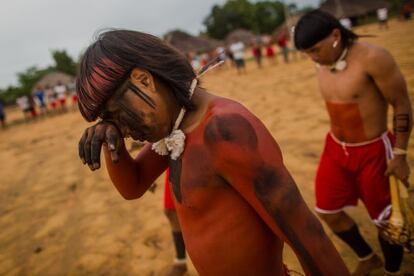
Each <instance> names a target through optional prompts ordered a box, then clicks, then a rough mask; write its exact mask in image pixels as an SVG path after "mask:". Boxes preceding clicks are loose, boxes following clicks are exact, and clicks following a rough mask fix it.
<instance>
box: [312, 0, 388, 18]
mask: <svg viewBox="0 0 414 276" xmlns="http://www.w3.org/2000/svg"><path fill="white" fill-rule="evenodd" d="M380 8H388V9H389V8H390V4H389V2H387V1H385V0H364V1H361V0H326V1H325V2H323V3H322V4H321V5H320V7H319V9H321V10H322V11H325V12H329V13H330V14H332V15H334V16H335V17H336V18H345V17H347V18H350V19H351V20H352V21H353V23H354V21H356V19H357V18H358V17H361V16H365V15H369V14H375V12H376V10H377V9H380Z"/></svg>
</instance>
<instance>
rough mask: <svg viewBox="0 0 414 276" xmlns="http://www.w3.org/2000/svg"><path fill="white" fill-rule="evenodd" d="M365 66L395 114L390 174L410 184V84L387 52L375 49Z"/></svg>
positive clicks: (372, 50) (368, 56) (371, 51)
mask: <svg viewBox="0 0 414 276" xmlns="http://www.w3.org/2000/svg"><path fill="white" fill-rule="evenodd" d="M365 65H366V66H365V67H366V68H367V72H368V74H369V76H371V77H372V79H373V80H374V81H375V84H376V85H377V87H378V89H379V90H380V91H381V93H382V94H383V95H384V97H385V99H386V100H387V102H388V103H389V104H390V105H392V107H393V111H394V114H393V115H394V116H393V128H394V135H395V137H396V142H395V146H394V149H395V151H394V152H395V157H394V160H392V161H391V162H390V163H389V165H388V170H387V173H389V174H394V175H395V176H397V177H398V178H399V179H401V180H402V181H403V182H405V183H406V184H407V183H408V182H407V180H408V177H409V174H410V170H409V166H408V162H407V155H406V153H405V154H404V151H406V150H407V147H408V140H409V138H410V134H411V129H412V109H411V103H410V98H409V96H408V92H407V85H406V82H405V80H404V77H403V75H402V74H401V71H400V69H399V68H398V66H397V64H396V63H395V61H394V59H393V57H392V56H391V54H389V53H388V52H387V51H386V50H384V49H379V48H373V49H371V50H370V53H369V54H368V55H367V56H366V60H365Z"/></svg>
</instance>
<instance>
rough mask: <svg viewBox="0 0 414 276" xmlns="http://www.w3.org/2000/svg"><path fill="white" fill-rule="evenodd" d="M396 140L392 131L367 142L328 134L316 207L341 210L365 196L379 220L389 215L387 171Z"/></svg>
mask: <svg viewBox="0 0 414 276" xmlns="http://www.w3.org/2000/svg"><path fill="white" fill-rule="evenodd" d="M393 143H394V137H393V135H392V134H391V133H385V134H383V135H382V136H381V137H380V138H378V139H375V140H373V141H370V142H367V143H363V144H362V143H361V144H341V143H340V142H339V141H337V140H336V139H335V138H334V137H333V136H332V134H328V135H327V137H326V142H325V149H324V151H323V153H322V157H321V160H320V163H319V168H318V172H317V175H316V187H315V192H316V211H317V212H318V213H322V214H334V213H338V212H340V211H342V209H344V208H345V207H347V206H356V205H357V202H358V199H361V201H362V202H363V203H364V204H365V207H366V208H367V210H368V213H369V215H370V217H371V218H372V219H373V220H374V221H375V222H376V223H380V221H382V220H384V219H386V218H387V217H388V216H389V212H390V202H391V197H390V188H389V180H388V177H387V176H384V173H385V171H386V168H387V159H390V158H391V157H392V145H393Z"/></svg>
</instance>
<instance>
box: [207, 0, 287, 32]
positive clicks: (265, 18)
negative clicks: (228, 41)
mask: <svg viewBox="0 0 414 276" xmlns="http://www.w3.org/2000/svg"><path fill="white" fill-rule="evenodd" d="M284 20H285V16H284V9H283V3H281V2H279V1H269V0H266V1H260V2H256V3H251V2H249V1H248V0H228V1H227V2H226V3H225V4H224V5H223V6H219V5H215V6H214V7H213V8H212V10H211V13H210V15H208V16H207V18H206V19H205V20H204V25H205V27H206V33H207V34H208V35H209V36H210V37H213V38H216V39H224V38H225V37H226V36H227V35H228V34H229V33H230V32H231V31H233V30H235V29H239V28H242V29H248V30H251V31H253V32H255V33H257V34H260V33H271V32H272V31H273V30H274V29H276V28H277V27H278V26H279V25H281V24H282V23H283V22H284Z"/></svg>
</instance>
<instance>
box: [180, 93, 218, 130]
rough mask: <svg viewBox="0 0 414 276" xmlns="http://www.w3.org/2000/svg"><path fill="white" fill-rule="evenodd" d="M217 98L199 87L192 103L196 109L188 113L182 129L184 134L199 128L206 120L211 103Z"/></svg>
mask: <svg viewBox="0 0 414 276" xmlns="http://www.w3.org/2000/svg"><path fill="white" fill-rule="evenodd" d="M215 98H216V96H214V95H212V94H210V93H208V92H207V91H206V90H204V89H203V88H200V87H197V88H196V89H195V91H194V95H193V97H192V98H191V101H192V102H193V104H194V105H195V107H196V109H195V110H192V111H187V113H186V115H185V116H184V119H183V122H182V123H181V127H180V128H181V129H182V130H183V131H184V132H186V133H188V132H190V131H192V130H193V129H194V128H195V127H197V126H198V124H199V123H200V122H201V120H202V119H203V118H204V115H205V113H206V111H207V109H208V106H209V104H210V102H211V101H212V100H214V99H215Z"/></svg>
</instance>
